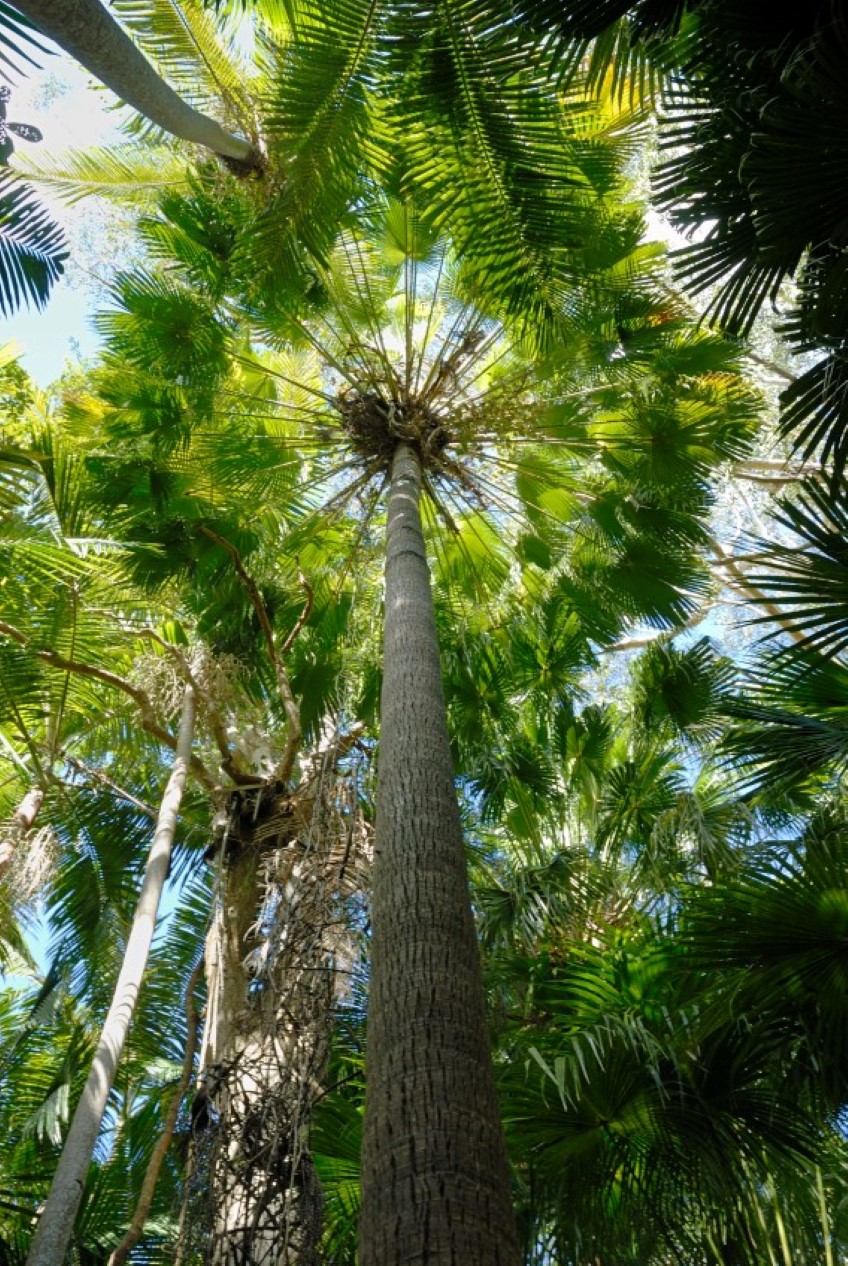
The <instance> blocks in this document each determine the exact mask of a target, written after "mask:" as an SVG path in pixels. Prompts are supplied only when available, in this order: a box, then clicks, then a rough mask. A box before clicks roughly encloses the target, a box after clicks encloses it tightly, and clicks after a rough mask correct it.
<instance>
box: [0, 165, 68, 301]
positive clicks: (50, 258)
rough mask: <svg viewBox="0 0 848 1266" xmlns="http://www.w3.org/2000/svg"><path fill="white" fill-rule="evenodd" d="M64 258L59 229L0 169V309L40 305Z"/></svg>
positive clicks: (12, 177)
mask: <svg viewBox="0 0 848 1266" xmlns="http://www.w3.org/2000/svg"><path fill="white" fill-rule="evenodd" d="M67 257H68V250H67V247H66V243H65V235H64V233H63V232H62V230H61V228H59V226H58V225H56V224H54V223H53V221H52V220H51V219H50V217H49V215H48V214H47V212H46V211H45V210H44V208H43V207H42V206H40V205H39V203H38V202H37V201H36V200H35V198H34V197H33V195H32V193H31V191H30V190H29V189H28V188H27V186H26V185H24V184H21V183H20V182H19V181H18V180H17V179H16V177H15V175H14V174H13V173H12V172H0V312H2V313H3V314H4V315H6V316H10V315H11V314H12V313H13V312H15V311H16V310H17V309H18V308H19V307H20V306H21V304H22V303H27V304H29V303H33V304H34V305H35V306H36V307H38V308H42V307H44V304H45V303H46V302H47V298H48V296H49V294H50V290H51V288H52V286H53V285H54V284H55V282H56V281H58V279H59V277H60V276H61V275H62V273H63V272H64V261H65V260H66V259H67Z"/></svg>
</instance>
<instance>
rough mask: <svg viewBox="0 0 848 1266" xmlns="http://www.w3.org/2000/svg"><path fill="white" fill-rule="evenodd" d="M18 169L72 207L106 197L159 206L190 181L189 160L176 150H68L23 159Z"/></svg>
mask: <svg viewBox="0 0 848 1266" xmlns="http://www.w3.org/2000/svg"><path fill="white" fill-rule="evenodd" d="M15 170H16V171H19V172H20V173H21V174H22V175H23V176H25V177H26V178H27V179H28V180H31V181H32V182H33V183H34V184H36V185H45V186H46V187H47V188H48V189H51V190H52V191H53V192H54V194H55V195H56V196H57V197H58V198H61V199H62V201H64V202H68V203H74V202H78V201H79V200H80V199H81V198H86V197H89V196H92V195H98V194H104V195H107V196H108V197H109V198H112V199H114V200H116V201H120V202H126V203H129V204H130V205H133V206H138V205H141V206H144V205H146V204H149V203H153V202H158V201H159V199H160V198H161V196H162V193H163V191H165V190H167V189H168V188H182V187H183V186H185V185H186V184H187V180H188V177H187V173H186V169H185V162H184V160H183V159H180V158H178V156H177V155H176V154H175V153H174V151H173V150H171V149H166V148H164V147H161V148H159V149H152V148H151V147H150V146H149V145H144V146H142V145H139V146H130V145H124V146H121V147H120V148H118V149H111V148H110V149H105V148H98V147H93V148H91V149H86V150H68V151H66V152H65V153H63V154H61V155H46V156H45V157H44V158H40V159H39V158H31V157H29V156H27V157H22V156H19V157H17V158H16V160H15Z"/></svg>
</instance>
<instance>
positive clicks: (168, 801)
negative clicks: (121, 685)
mask: <svg viewBox="0 0 848 1266" xmlns="http://www.w3.org/2000/svg"><path fill="white" fill-rule="evenodd" d="M194 707H195V699H194V691H193V690H192V689H191V687H190V686H187V687H186V692H185V696H184V700H183V710H182V716H181V718H180V732H179V738H178V740H177V750H176V755H175V757H174V763H173V765H172V767H171V776H170V778H169V779H168V785H167V787H166V788H165V794H164V795H163V797H162V803H161V805H160V807H159V816H158V819H157V822H156V830H155V832H154V835H153V844H152V845H151V848H150V854H149V856H148V859H147V867H146V869H145V872H144V880H143V882H142V885H141V893H140V895H139V898H138V905H137V906H136V911H135V916H134V918H133V923H132V929H131V931H130V935H129V939H128V940H127V948H126V952H125V954H124V962H123V966H122V967H121V972H120V975H119V976H118V983H117V985H116V986H115V993H114V996H113V998H112V1005H111V1007H110V1008H109V1014H108V1015H107V1016H106V1020H105V1023H104V1025H103V1031H102V1033H101V1035H100V1042H99V1045H98V1047H97V1052H96V1054H95V1056H94V1061H93V1063H92V1065H91V1072H90V1073H89V1075H88V1081H87V1082H86V1084H85V1089H84V1090H83V1093H82V1098H81V1099H80V1101H79V1103H78V1104H77V1109H76V1112H75V1113H74V1119H73V1121H72V1122H71V1128H70V1130H69V1131H68V1137H67V1138H66V1140H65V1146H64V1148H63V1149H62V1155H61V1157H60V1158H59V1164H58V1166H57V1169H56V1174H55V1176H54V1178H53V1186H52V1187H51V1188H50V1195H49V1196H48V1197H47V1203H46V1204H45V1206H44V1211H43V1213H42V1214H41V1217H40V1219H39V1222H38V1229H37V1230H36V1233H35V1238H34V1239H33V1242H32V1247H31V1249H30V1252H29V1257H28V1258H27V1266H60V1263H61V1262H63V1261H64V1260H65V1254H66V1253H67V1249H68V1244H69V1243H70V1239H71V1233H72V1231H73V1225H74V1219H75V1217H76V1213H77V1209H78V1208H79V1203H80V1200H81V1198H82V1193H83V1188H84V1187H85V1179H86V1175H87V1173H88V1167H89V1165H90V1164H91V1157H92V1155H93V1152H94V1146H95V1144H96V1142H97V1135H98V1133H99V1130H100V1123H101V1121H102V1120H103V1112H104V1110H105V1108H106V1101H107V1099H108V1097H109V1092H110V1090H111V1089H112V1085H113V1082H114V1080H115V1071H116V1069H117V1066H118V1062H119V1060H120V1058H121V1052H122V1050H123V1047H124V1042H125V1041H126V1036H127V1030H128V1029H129V1025H130V1021H131V1020H132V1017H133V1013H134V1011H135V1007H136V1003H137V1001H138V995H139V990H140V988H141V982H142V979H143V977H144V972H145V968H146V967H147V958H148V955H149V953H150V943H151V941H152V940H153V932H154V930H155V927H156V916H157V913H158V911H159V902H160V899H161V897H162V889H163V887H164V885H165V878H166V876H167V874H168V866H169V864H170V860H171V848H172V845H173V842H174V830H175V827H176V824H177V815H178V813H179V808H180V802H181V800H182V795H183V789H184V788H185V782H186V775H187V773H188V766H189V760H190V757H191V743H192V734H193V732H194Z"/></svg>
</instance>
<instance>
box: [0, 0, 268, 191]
mask: <svg viewBox="0 0 848 1266" xmlns="http://www.w3.org/2000/svg"><path fill="white" fill-rule="evenodd" d="M15 5H16V8H18V9H20V10H21V12H22V13H25V14H26V16H27V17H28V18H29V19H30V20H31V21H32V22H34V23H35V25H36V26H37V27H38V28H39V30H41V31H43V33H44V34H45V35H47V36H49V37H50V39H52V40H54V41H55V42H56V43H57V44H58V45H59V46H60V47H61V48H63V49H64V50H65V52H66V53H69V54H70V55H71V57H74V58H75V59H76V60H77V61H78V62H79V63H80V64H81V65H82V66H84V67H85V68H86V70H88V71H90V72H91V74H92V75H94V77H95V78H96V79H99V80H100V82H101V83H104V84H105V85H106V87H107V88H111V89H112V91H113V92H114V93H115V94H116V95H117V96H119V97H120V98H121V100H122V101H126V102H127V103H128V104H129V105H131V106H133V107H134V108H135V109H136V110H138V111H139V113H141V114H143V115H145V117H146V118H148V119H150V120H151V121H152V122H153V123H156V124H158V126H159V127H161V128H164V129H165V131H166V132H170V133H171V134H172V135H173V136H180V137H182V139H183V140H185V141H193V142H194V143H195V144H196V145H203V146H205V147H206V149H211V150H212V151H213V152H214V153H216V154H221V155H223V156H224V157H226V158H229V159H234V160H236V161H237V162H240V163H244V164H246V165H247V166H257V165H258V163H259V156H258V154H257V152H256V150H255V149H254V148H253V146H252V145H251V144H250V143H249V142H248V141H245V140H243V139H242V138H241V137H238V136H231V135H230V133H229V132H227V131H225V130H224V128H222V127H221V125H220V124H219V123H216V122H215V120H214V119H210V118H207V116H206V115H205V114H201V113H200V111H199V110H195V109H194V108H193V107H192V106H190V105H189V104H188V103H187V102H186V101H183V99H182V97H180V96H178V95H177V93H176V92H174V90H173V88H171V87H170V86H169V85H168V84H167V83H166V82H165V80H164V79H162V78H161V76H160V75H158V74H157V73H156V71H155V70H154V69H153V67H152V66H151V65H150V62H148V61H147V59H146V58H145V57H144V56H143V54H142V53H141V52H139V50H138V49H137V48H136V46H135V44H133V42H132V40H131V39H130V37H129V36H128V35H127V33H126V32H125V31H124V30H123V28H122V27H121V26H119V25H118V23H117V22H116V21H115V19H114V18H113V17H112V15H111V14H110V13H109V12H108V10H107V9H105V8H104V7H103V5H102V4H101V3H100V0H15Z"/></svg>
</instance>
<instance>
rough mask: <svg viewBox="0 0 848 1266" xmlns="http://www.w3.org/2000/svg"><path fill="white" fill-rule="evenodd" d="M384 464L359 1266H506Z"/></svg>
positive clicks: (461, 942) (413, 487)
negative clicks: (382, 611) (381, 663)
mask: <svg viewBox="0 0 848 1266" xmlns="http://www.w3.org/2000/svg"><path fill="white" fill-rule="evenodd" d="M420 490H421V468H420V463H419V459H418V456H417V454H416V453H415V452H414V450H413V449H412V448H411V447H409V446H408V445H405V444H401V445H400V446H399V447H398V449H397V451H396V453H395V456H394V461H393V466H392V481H391V491H390V495H389V507H388V533H387V552H386V628H385V652H384V656H385V676H384V680H383V694H382V715H381V734H380V754H379V782H378V792H377V806H378V807H377V830H376V840H375V858H374V883H373V907H372V930H373V936H372V967H371V997H370V1005H369V1019H368V1052H367V1083H366V1084H367V1095H366V1109H365V1137H364V1144H363V1155H362V1183H363V1205H362V1216H361V1222H360V1261H361V1264H362V1266H401V1264H403V1266H410V1264H412V1263H415V1264H416V1266H418V1264H419V1263H420V1264H421V1266H424V1263H427V1266H449V1263H450V1264H453V1266H517V1263H518V1261H519V1253H518V1248H517V1243H516V1236H515V1228H514V1220H513V1215H512V1204H511V1194H510V1183H509V1174H508V1169H507V1162H506V1153H505V1148H504V1143H503V1137H502V1132H501V1125H500V1118H499V1114H498V1105H497V1099H496V1095H495V1087H494V1079H493V1075H492V1069H491V1058H490V1052H489V1042H488V1036H487V1032H486V1022H485V1013H484V1004H483V986H482V980H481V974H480V965H479V956H478V950H477V942H476V936H475V931H474V925H473V921H472V916H471V907H470V901H469V892H468V880H467V874H466V864H465V851H464V846H463V839H462V830H461V825H460V816H459V806H458V803H457V798H456V790H455V787H454V779H453V769H452V765H451V757H450V748H449V744H448V733H447V722H446V716H445V705H444V696H443V691H442V679H441V666H440V662H439V648H438V640H437V634H436V625H435V618H434V614H433V604H432V596H431V592H430V577H429V570H428V567H427V560H426V555H425V548H424V538H423V534H422V530H421V519H420V511H419V499H420Z"/></svg>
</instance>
